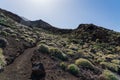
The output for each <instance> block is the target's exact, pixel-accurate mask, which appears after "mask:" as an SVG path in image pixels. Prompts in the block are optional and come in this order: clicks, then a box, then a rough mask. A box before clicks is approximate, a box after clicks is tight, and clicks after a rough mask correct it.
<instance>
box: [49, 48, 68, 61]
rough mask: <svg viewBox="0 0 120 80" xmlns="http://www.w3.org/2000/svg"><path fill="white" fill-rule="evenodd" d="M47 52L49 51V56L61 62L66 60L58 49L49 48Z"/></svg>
mask: <svg viewBox="0 0 120 80" xmlns="http://www.w3.org/2000/svg"><path fill="white" fill-rule="evenodd" d="M49 51H50V52H49V53H50V54H51V56H54V57H56V58H59V59H61V60H63V61H64V60H67V59H68V58H67V55H66V54H65V53H63V52H62V51H60V50H59V49H58V48H50V50H49Z"/></svg>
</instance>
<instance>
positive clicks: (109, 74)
mask: <svg viewBox="0 0 120 80" xmlns="http://www.w3.org/2000/svg"><path fill="white" fill-rule="evenodd" d="M102 75H103V76H104V77H105V79H106V80H118V79H117V77H116V76H115V75H114V74H113V73H112V72H111V71H109V70H104V71H103V73H102Z"/></svg>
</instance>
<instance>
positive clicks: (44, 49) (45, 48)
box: [38, 44, 49, 53]
mask: <svg viewBox="0 0 120 80" xmlns="http://www.w3.org/2000/svg"><path fill="white" fill-rule="evenodd" d="M38 50H39V51H40V52H42V53H49V47H48V46H47V45H45V44H40V45H39V49H38Z"/></svg>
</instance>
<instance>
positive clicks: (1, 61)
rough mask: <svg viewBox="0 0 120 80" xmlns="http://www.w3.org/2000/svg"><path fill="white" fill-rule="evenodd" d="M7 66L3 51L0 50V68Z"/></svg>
mask: <svg viewBox="0 0 120 80" xmlns="http://www.w3.org/2000/svg"><path fill="white" fill-rule="evenodd" d="M4 65H5V58H4V55H3V50H2V49H1V48H0V66H1V67H2V66H4Z"/></svg>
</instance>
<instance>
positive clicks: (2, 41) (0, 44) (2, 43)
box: [0, 38, 8, 48]
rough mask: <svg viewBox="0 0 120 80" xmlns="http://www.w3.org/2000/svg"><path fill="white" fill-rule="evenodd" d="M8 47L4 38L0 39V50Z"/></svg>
mask: <svg viewBox="0 0 120 80" xmlns="http://www.w3.org/2000/svg"><path fill="white" fill-rule="evenodd" d="M7 45H8V41H7V40H6V39H5V38H0V48H5V47H6V46H7Z"/></svg>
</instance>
